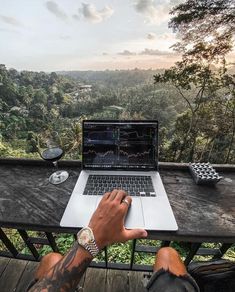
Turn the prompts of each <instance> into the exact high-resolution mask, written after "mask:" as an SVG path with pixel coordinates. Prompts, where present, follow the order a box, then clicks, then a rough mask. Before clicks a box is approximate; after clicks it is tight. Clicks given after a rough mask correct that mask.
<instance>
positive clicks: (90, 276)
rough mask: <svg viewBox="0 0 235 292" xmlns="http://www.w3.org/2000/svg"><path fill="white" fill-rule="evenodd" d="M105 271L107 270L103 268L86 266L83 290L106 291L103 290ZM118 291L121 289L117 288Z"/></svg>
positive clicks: (91, 291)
mask: <svg viewBox="0 0 235 292" xmlns="http://www.w3.org/2000/svg"><path fill="white" fill-rule="evenodd" d="M106 273H107V270H104V269H94V268H88V269H87V271H86V275H85V282H84V286H83V292H104V291H106V290H105V284H106ZM107 291H108V290H107ZM110 291H112V290H110ZM119 291H122V290H119ZM112 292H113V291H112Z"/></svg>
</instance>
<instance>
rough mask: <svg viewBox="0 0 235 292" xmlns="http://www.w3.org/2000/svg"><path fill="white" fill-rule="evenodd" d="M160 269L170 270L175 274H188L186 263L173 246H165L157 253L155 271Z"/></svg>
mask: <svg viewBox="0 0 235 292" xmlns="http://www.w3.org/2000/svg"><path fill="white" fill-rule="evenodd" d="M160 269H164V270H165V271H167V270H169V271H170V272H171V273H172V274H173V275H175V276H184V275H186V274H187V270H186V268H185V265H184V263H183V262H182V260H181V258H180V256H179V254H178V252H177V251H176V250H175V249H174V248H172V247H163V248H161V249H160V250H159V251H158V253H157V254H156V259H155V264H154V266H153V271H154V272H157V271H159V270H160Z"/></svg>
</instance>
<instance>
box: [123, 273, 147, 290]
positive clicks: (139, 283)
mask: <svg viewBox="0 0 235 292" xmlns="http://www.w3.org/2000/svg"><path fill="white" fill-rule="evenodd" d="M128 274H129V287H130V290H129V292H143V291H145V288H144V284H143V279H144V276H146V275H150V273H143V272H129V273H128Z"/></svg>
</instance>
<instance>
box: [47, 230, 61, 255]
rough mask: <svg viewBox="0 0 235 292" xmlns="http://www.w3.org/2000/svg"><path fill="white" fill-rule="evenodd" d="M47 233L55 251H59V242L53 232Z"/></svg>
mask: <svg viewBox="0 0 235 292" xmlns="http://www.w3.org/2000/svg"><path fill="white" fill-rule="evenodd" d="M45 234H46V237H47V240H48V242H49V243H50V246H51V248H52V249H53V251H55V252H59V249H58V246H57V244H56V242H55V238H54V236H53V235H52V233H50V232H45Z"/></svg>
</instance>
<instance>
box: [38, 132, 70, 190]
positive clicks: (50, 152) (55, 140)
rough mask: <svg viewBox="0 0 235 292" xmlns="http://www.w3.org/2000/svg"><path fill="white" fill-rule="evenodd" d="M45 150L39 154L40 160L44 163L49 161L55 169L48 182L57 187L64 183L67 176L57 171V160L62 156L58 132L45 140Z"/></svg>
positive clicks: (62, 171) (64, 172)
mask: <svg viewBox="0 0 235 292" xmlns="http://www.w3.org/2000/svg"><path fill="white" fill-rule="evenodd" d="M46 144H47V147H48V148H47V149H45V150H44V151H42V153H41V154H40V155H41V157H42V159H44V160H46V161H51V162H52V163H53V165H54V166H55V168H56V169H57V170H56V171H55V172H53V173H52V174H51V176H50V177H49V182H50V183H51V184H53V185H58V184H61V183H63V182H64V181H66V179H67V178H68V177H69V174H68V172H67V171H65V170H58V160H59V159H60V158H61V157H62V156H63V154H64V151H63V149H62V148H61V146H60V144H61V143H60V139H59V135H58V132H52V133H51V135H50V136H49V137H48V138H47V140H46Z"/></svg>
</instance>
